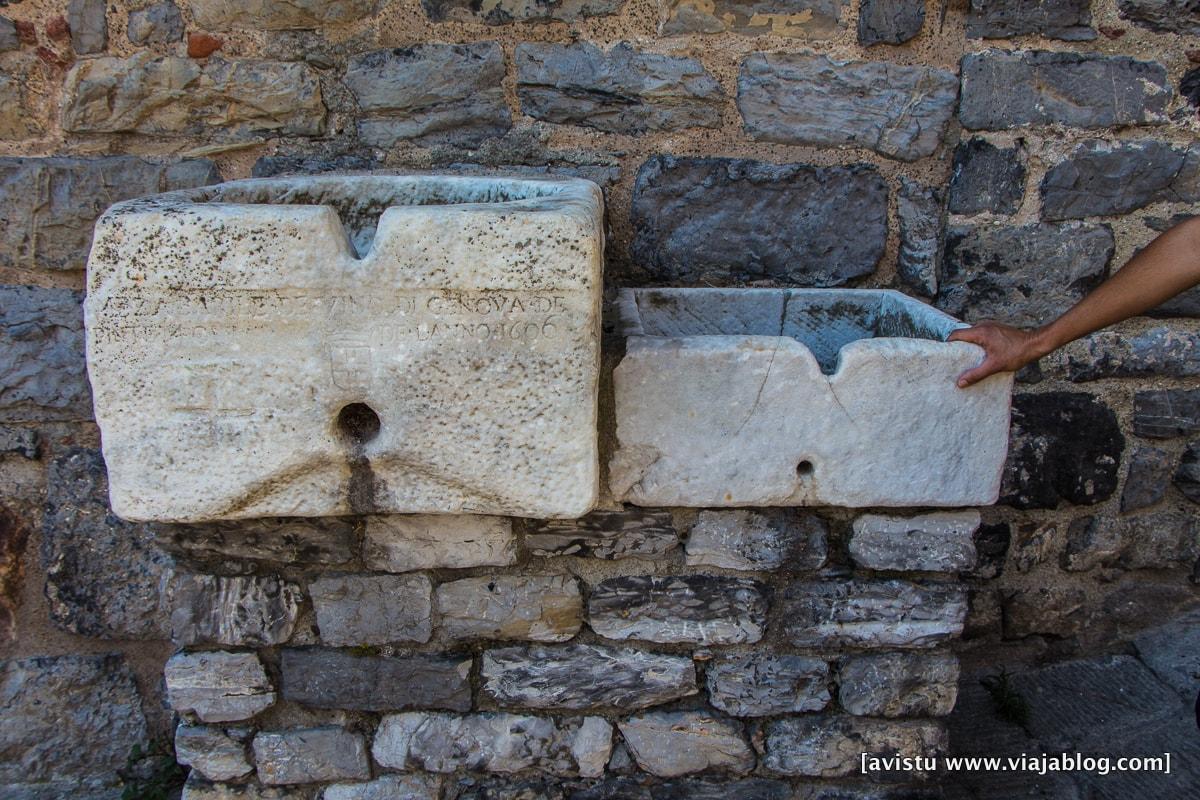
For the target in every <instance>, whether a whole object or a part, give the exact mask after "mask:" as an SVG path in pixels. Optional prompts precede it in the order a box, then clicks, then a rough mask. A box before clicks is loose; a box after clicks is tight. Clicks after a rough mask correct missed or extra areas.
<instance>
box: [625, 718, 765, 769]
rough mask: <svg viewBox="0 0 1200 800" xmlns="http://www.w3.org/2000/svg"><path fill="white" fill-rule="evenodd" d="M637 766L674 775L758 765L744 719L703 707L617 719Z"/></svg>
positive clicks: (747, 767) (748, 767) (746, 767)
mask: <svg viewBox="0 0 1200 800" xmlns="http://www.w3.org/2000/svg"><path fill="white" fill-rule="evenodd" d="M617 727H619V728H620V729H621V735H622V736H624V737H625V746H626V747H628V748H629V752H630V753H632V754H633V757H634V759H635V760H636V761H637V763H638V766H639V767H641V768H642V769H644V770H645V771H647V772H649V773H651V774H652V775H658V776H660V777H664V778H674V777H677V776H679V775H687V774H688V773H691V772H702V771H704V770H707V769H720V770H727V771H729V772H736V773H746V772H749V771H750V770H752V769H754V761H755V759H754V751H753V750H751V749H750V745H749V743H748V742H747V741H746V737H745V734H744V732H743V731H742V726H741V724H740V723H738V722H736V721H734V720H730V719H726V718H724V717H719V716H715V715H711V714H705V713H703V712H698V711H652V712H649V713H646V714H641V715H639V716H636V717H629V718H627V719H624V720H622V721H621V722H618V723H617Z"/></svg>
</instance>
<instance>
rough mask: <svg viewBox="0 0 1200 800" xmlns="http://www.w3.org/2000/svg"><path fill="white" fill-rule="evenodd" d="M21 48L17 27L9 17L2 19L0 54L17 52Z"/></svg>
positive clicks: (0, 23)
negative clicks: (10, 51) (11, 51)
mask: <svg viewBox="0 0 1200 800" xmlns="http://www.w3.org/2000/svg"><path fill="white" fill-rule="evenodd" d="M20 46H21V40H20V38H19V37H18V36H17V26H16V25H14V24H13V21H12V20H11V19H9V18H8V17H0V52H7V51H9V50H16V49H18V48H19V47H20Z"/></svg>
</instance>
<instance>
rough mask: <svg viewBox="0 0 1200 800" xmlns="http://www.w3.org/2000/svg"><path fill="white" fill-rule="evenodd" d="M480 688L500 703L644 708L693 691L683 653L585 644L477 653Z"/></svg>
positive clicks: (693, 677) (692, 672)
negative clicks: (658, 652) (480, 680)
mask: <svg viewBox="0 0 1200 800" xmlns="http://www.w3.org/2000/svg"><path fill="white" fill-rule="evenodd" d="M480 674H481V677H482V680H483V690H484V691H485V692H487V694H488V695H489V696H491V697H492V698H493V699H494V700H495V701H496V702H497V703H499V704H500V705H502V706H521V707H524V708H545V709H570V710H574V711H578V710H583V709H591V708H601V707H606V706H611V707H613V708H618V709H621V710H623V711H624V710H632V709H640V708H646V707H647V706H653V705H658V704H659V703H666V702H669V701H671V700H675V699H678V698H680V697H686V696H688V695H693V694H695V693H696V691H697V689H696V668H695V666H694V665H693V663H692V659H691V658H689V657H687V656H671V655H660V654H657V653H646V652H644V651H641V650H632V649H629V648H614V647H602V646H599V645H591V644H576V645H567V646H565V647H508V648H503V649H499V650H488V651H486V652H485V653H484V654H483V666H482V669H481V672H480Z"/></svg>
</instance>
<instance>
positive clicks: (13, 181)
mask: <svg viewBox="0 0 1200 800" xmlns="http://www.w3.org/2000/svg"><path fill="white" fill-rule="evenodd" d="M86 63H89V64H92V63H95V59H93V60H89V61H87V62H86ZM220 179H221V177H220V174H219V173H218V172H217V168H216V166H215V165H214V164H213V163H212V162H211V161H207V160H195V161H177V162H174V163H168V164H156V163H153V162H150V161H145V160H143V159H140V158H133V157H130V156H107V157H103V158H71V157H54V158H0V230H2V231H3V232H2V233H0V266H4V267H19V268H26V269H50V270H81V269H83V267H84V262H85V261H86V260H87V255H88V249H89V248H90V247H91V244H92V223H94V222H95V221H96V218H97V217H98V216H100V213H101V212H102V211H104V209H105V208H107V207H108V206H109V205H110V204H112V203H115V202H116V201H118V200H125V199H127V198H133V197H141V196H142V195H147V194H153V193H155V192H166V191H173V190H175V189H190V188H192V187H196V186H204V185H206V184H210V183H215V182H216V181H219V180H220ZM3 305H4V306H7V305H8V304H7V303H5V304H3Z"/></svg>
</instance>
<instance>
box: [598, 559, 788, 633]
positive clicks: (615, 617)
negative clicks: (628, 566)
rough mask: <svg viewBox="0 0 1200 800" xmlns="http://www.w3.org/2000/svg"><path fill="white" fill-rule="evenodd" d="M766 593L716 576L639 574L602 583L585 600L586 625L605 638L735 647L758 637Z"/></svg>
mask: <svg viewBox="0 0 1200 800" xmlns="http://www.w3.org/2000/svg"><path fill="white" fill-rule="evenodd" d="M766 592H767V589H766V587H765V586H763V585H762V584H761V583H759V582H758V581H752V580H749V579H746V578H728V577H724V576H715V575H673V576H657V575H640V576H628V577H622V578H609V579H608V580H606V581H601V582H600V583H599V584H597V585H596V587H595V588H594V589H593V590H592V593H591V596H590V597H589V598H588V624H589V625H591V627H592V630H594V631H595V632H596V633H598V634H600V635H601V636H605V637H607V638H609V639H646V640H649V641H652V642H669V643H675V642H688V643H695V644H738V643H742V642H756V641H758V640H759V639H761V638H762V635H763V629H764V627H765V626H766V622H767V619H766V617H767V594H766Z"/></svg>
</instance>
